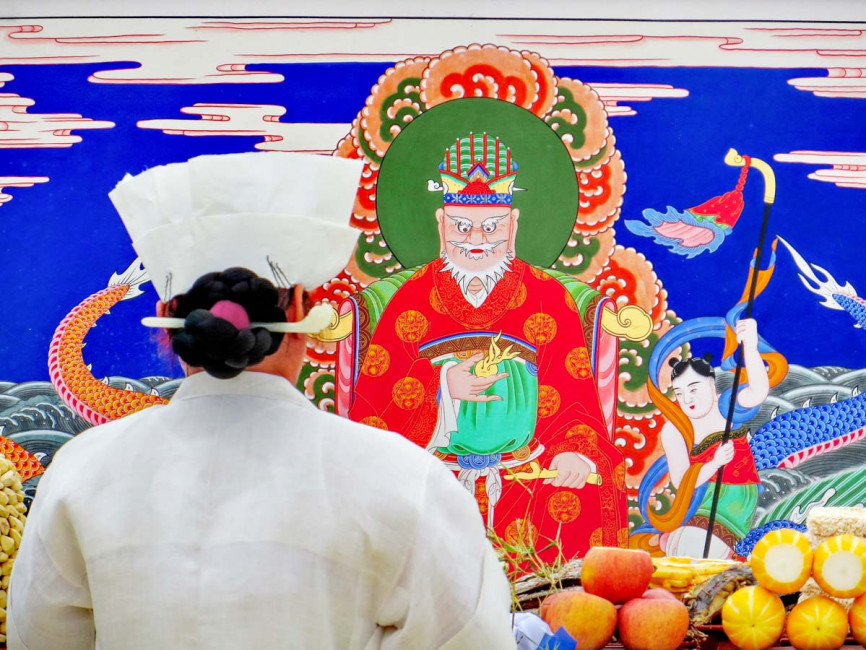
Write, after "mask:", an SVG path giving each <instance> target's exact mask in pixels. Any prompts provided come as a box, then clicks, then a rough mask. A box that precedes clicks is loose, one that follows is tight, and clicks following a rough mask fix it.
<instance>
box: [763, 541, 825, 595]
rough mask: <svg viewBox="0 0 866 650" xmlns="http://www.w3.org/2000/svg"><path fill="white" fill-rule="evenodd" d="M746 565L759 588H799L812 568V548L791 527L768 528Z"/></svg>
mask: <svg viewBox="0 0 866 650" xmlns="http://www.w3.org/2000/svg"><path fill="white" fill-rule="evenodd" d="M749 566H751V567H752V573H753V574H754V576H755V580H757V581H758V584H760V585H761V586H762V587H764V588H766V589H769V590H770V591H773V592H776V593H777V594H790V593H793V592H795V591H797V590H799V589H800V588H801V587H802V586H803V585H804V584H805V583H806V580H808V579H809V574H810V573H811V571H812V547H811V545H810V544H809V540H808V539H807V538H806V536H805V535H804V534H803V533H801V532H799V531H797V530H794V529H793V528H781V529H778V530H771V531H770V532H768V533H767V534H766V535H764V536H763V537H762V538H761V539H760V541H758V543H757V544H755V548H754V549H753V550H752V555H751V557H750V558H749Z"/></svg>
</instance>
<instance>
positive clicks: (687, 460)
mask: <svg viewBox="0 0 866 650" xmlns="http://www.w3.org/2000/svg"><path fill="white" fill-rule="evenodd" d="M736 336H737V341H738V342H740V343H741V344H742V345H743V359H744V365H745V370H746V374H747V376H748V383H747V384H746V385H745V386H743V387H742V388H741V389H740V390H739V391H738V393H737V404H738V405H739V406H740V407H742V408H744V409H752V408H755V407H758V406H760V405H761V404H762V403H763V402H764V400H765V399H766V398H767V395H768V393H769V390H770V381H769V377H768V373H767V368H766V366H765V365H764V360H763V359H762V358H761V355H760V352H759V350H758V330H757V325H756V323H755V321H754V320H752V319H741V320H740V321H739V322H737V325H736ZM711 359H712V357H709V358H708V359H704V358H700V357H692V358H688V359H683V360H675V359H671V364H670V365H671V366H672V367H673V372H672V373H671V385H672V388H673V391H674V395H675V400H676V401H675V406H673V409H676V411H671V410H668V411H665V409H664V408H663V409H662V410H663V412H665V415H667V416H668V418H669V419H668V422H667V423H665V425H664V427H663V428H662V432H661V442H662V446H663V448H664V453H665V458H666V460H667V466H668V471H669V473H670V482H671V484H672V485H673V487H674V488H675V489H676V496H675V497H674V502H673V505H672V507H671V508H670V510H669V511H668V512H667V513H666V514H665V515H662V516H659V515H655V514H653V513H652V511H651V510H650V511H649V513H648V514H649V515H650V522H651V523H652V524H653V526H655V527H656V528H657V529H658V530H660V531H662V532H663V534H662V536H661V540H660V546H661V547H662V549H663V550H664V551H665V552H666V553H667V555H676V556H691V557H700V556H702V555H703V549H704V544H705V541H706V531H707V526H708V524H709V515H710V509H711V504H712V501H713V494H714V490H715V489H717V487H718V489H719V504H718V510H717V512H716V519H715V524H714V526H713V536H712V540H711V544H710V556H711V557H721V558H726V557H730V556H731V555H732V554H733V548H734V545H735V544H736V542H737V541H738V540H740V539H742V538H743V537H745V536H746V534H747V533H748V532H749V529H750V526H751V523H752V518H753V516H754V513H755V508H756V506H757V501H758V486H759V485H760V479H759V478H758V471H757V469H756V467H755V459H754V457H753V455H752V451H751V449H750V447H749V440H748V430H747V428H746V427H739V428H735V430H733V431H732V432H731V435H730V440H728V441H727V442H725V443H722V436H723V434H724V431H725V425H726V414H725V413H723V412H722V409H720V407H719V394H718V392H717V390H716V383H715V372H714V370H713V367H712V366H711V365H710V361H711ZM683 416H685V417H683ZM720 468H722V481H721V485H720V486H717V483H716V479H717V474H718V471H719V469H720Z"/></svg>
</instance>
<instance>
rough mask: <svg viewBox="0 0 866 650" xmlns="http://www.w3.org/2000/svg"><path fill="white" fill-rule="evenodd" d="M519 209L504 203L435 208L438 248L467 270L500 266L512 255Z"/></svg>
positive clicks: (480, 271) (481, 270) (483, 270)
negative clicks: (513, 208)
mask: <svg viewBox="0 0 866 650" xmlns="http://www.w3.org/2000/svg"><path fill="white" fill-rule="evenodd" d="M519 216H520V212H519V211H518V210H512V209H511V208H510V207H509V206H507V205H484V206H475V205H447V206H445V207H444V208H440V209H439V210H437V211H436V220H437V221H438V222H439V239H440V246H441V248H440V250H442V251H444V252H445V254H446V255H447V257H448V258H449V259H450V260H451V261H452V262H453V263H454V264H455V265H457V266H459V267H460V268H462V269H463V270H465V271H468V272H470V273H479V274H480V273H484V272H485V271H488V270H489V269H493V268H497V267H500V266H501V265H502V264H503V263H505V262H507V261H508V260H510V259H511V258H512V257H513V256H514V240H515V237H516V235H517V218H518V217H519Z"/></svg>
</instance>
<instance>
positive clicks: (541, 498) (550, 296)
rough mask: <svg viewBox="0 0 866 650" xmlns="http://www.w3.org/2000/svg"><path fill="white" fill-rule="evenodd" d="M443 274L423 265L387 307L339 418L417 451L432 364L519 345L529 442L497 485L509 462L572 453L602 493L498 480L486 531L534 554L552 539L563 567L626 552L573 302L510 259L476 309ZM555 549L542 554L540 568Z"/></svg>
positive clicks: (518, 468)
mask: <svg viewBox="0 0 866 650" xmlns="http://www.w3.org/2000/svg"><path fill="white" fill-rule="evenodd" d="M442 269H443V262H442V260H441V259H437V260H435V261H433V262H431V263H430V264H427V265H426V266H424V267H421V269H420V270H419V271H418V272H416V273H415V274H414V275H413V276H412V277H411V278H410V279H409V280H407V281H406V283H405V284H404V285H403V286H401V287H400V288H399V289H398V290H397V292H396V293H395V294H394V296H393V298H391V300H390V302H389V303H388V305H387V307H386V309H385V311H384V313H383V314H382V316H381V318H380V320H379V322H378V325H377V327H376V329H375V332H374V333H373V336H372V340H370V341H369V345H368V347H367V352H366V355H365V356H364V361H363V364H362V366H361V369H360V373H359V376H358V380H357V383H356V385H355V392H354V400H353V402H352V407H351V409H350V411H349V417H350V418H351V419H353V420H356V421H358V422H362V423H364V424H368V425H371V426H375V427H378V428H381V429H388V430H391V431H396V432H399V433H401V434H402V435H404V436H406V437H407V438H409V439H410V440H412V441H413V442H415V443H416V444H418V445H421V446H422V447H427V446H428V443H430V440H431V437H432V436H433V434H434V430H435V428H436V422H437V417H438V408H439V405H438V398H437V395H438V394H439V389H440V386H439V383H440V375H441V371H440V368H439V367H437V366H434V365H433V363H432V361H431V359H432V358H433V357H434V356H435V355H436V354H437V353H439V354H441V352H442V351H443V350H445V349H447V350H448V351H449V352H453V353H454V354H455V355H457V356H458V357H459V358H467V357H468V356H471V354H474V353H476V352H484V351H486V349H487V347H488V344H489V341H490V339H491V337H493V336H496V335H497V334H499V333H501V334H502V336H503V337H507V338H509V339H510V340H515V341H518V342H523V343H525V344H526V348H525V349H530V350H532V351H533V352H532V353H531V354H534V358H533V359H532V362H533V364H534V365H535V366H536V367H537V377H538V407H537V420H536V428H535V433H534V436H533V438H532V440H531V441H530V443H529V444H527V445H526V446H525V447H523V448H522V449H519V450H515V451H513V452H512V453H507V454H503V459H502V461H503V463H507V464H509V465H510V469H509V470H504V469H503V470H502V476H503V478H504V477H506V476H507V475H508V474H509V472H515V473H516V472H523V471H527V470H528V468H529V463H528V462H527V463H524V464H523V465H519V464H516V463H518V462H519V461H521V460H523V459H526V460H527V461H528V460H531V459H533V458H534V459H535V460H536V461H537V462H538V463H539V464H540V465H541V467H542V468H549V467H550V463H551V461H552V460H553V458H554V457H555V456H556V455H557V454H561V453H564V452H576V453H578V454H581V455H582V456H584V457H585V458H588V459H589V460H591V461H592V462H593V463H594V464H595V465H596V468H597V472H598V474H599V475H600V476H601V485H599V486H597V485H590V484H587V485H585V486H584V487H583V488H581V489H579V490H578V489H573V488H564V487H554V486H552V485H544V484H543V481H542V480H540V479H535V480H524V481H522V482H521V483H518V482H517V481H513V480H504V481H502V494H501V497H500V499H499V501H498V503H496V505H495V507H494V511H493V512H494V517H493V527H494V530H495V532H496V533H497V535H498V536H499V537H501V538H503V539H505V540H509V541H511V542H517V541H524V542H532V543H533V544H534V546H535V548H537V549H541V548H544V547H545V546H547V543H548V541H549V540H551V539H558V540H559V541H560V544H561V548H562V551H563V553H564V554H565V556H566V557H567V558H571V557H574V556H579V555H583V554H584V553H585V552H586V551H587V549H589V548H590V547H591V546H596V545H600V544H603V545H605V546H625V545H627V540H628V521H627V510H626V494H625V462H624V459H623V455H622V453H621V452H620V451H619V450H618V449H617V448H616V447H615V446H614V445H613V443H612V442H611V441H610V440H609V439H608V438H607V435H606V431H607V429H606V427H605V424H604V418H603V416H602V411H601V406H600V404H599V398H598V392H597V390H596V386H595V383H594V381H593V377H592V370H591V366H590V355H589V352H588V350H587V343H586V339H585V336H584V331H583V325H582V321H581V318H580V315H579V314H578V310H577V306H576V305H575V303H574V301H573V299H572V298H571V295H570V294H569V293H568V291H567V290H566V289H565V287H563V286H562V285H561V284H560V283H559V282H557V281H556V280H555V279H554V278H552V277H551V276H550V275H548V274H547V273H545V272H544V271H542V270H539V269H536V268H534V267H532V266H530V265H528V264H526V263H524V262H522V261H520V260H514V261H513V262H512V266H511V270H510V271H509V272H507V273H505V275H504V276H503V277H502V279H501V280H499V282H497V283H496V285H495V286H494V288H493V290H492V291H491V292H490V294H489V295H488V297H487V299H486V300H485V301H484V303H482V305H481V306H480V307H478V308H476V307H474V306H472V305H470V304H469V303H468V302H467V301H466V299H465V297H464V296H463V293H462V292H461V290H460V287H459V286H458V284H457V283H456V282H455V281H454V279H453V278H452V276H451V274H450V273H449V272H447V271H446V272H442ZM473 334H477V336H472V335H473ZM518 345H519V343H518ZM542 448H543V451H542V452H541V453H540V455H538V453H539V450H541V449H542ZM436 453H437V455H439V456H441V457H443V458H445V459H446V460H448V459H447V458H446V456H445V454H442V453H441V452H436ZM452 460H454V458H452ZM452 467H453V464H452ZM483 482H484V481H483V479H482V480H479V481H478V484H477V486H476V491H475V494H476V498H477V499H478V501H479V506H480V508H481V511H482V514H483V515H484V516H485V517H486V516H487V494H486V492H485V489H484V487H483V486H482V485H481V484H482V483H483ZM555 552H556V551H555V550H553V549H551V550H550V551H548V552H546V553H545V554H542V557H543V558H545V559H548V560H549V559H550V558H551V557H552V555H553V554H555Z"/></svg>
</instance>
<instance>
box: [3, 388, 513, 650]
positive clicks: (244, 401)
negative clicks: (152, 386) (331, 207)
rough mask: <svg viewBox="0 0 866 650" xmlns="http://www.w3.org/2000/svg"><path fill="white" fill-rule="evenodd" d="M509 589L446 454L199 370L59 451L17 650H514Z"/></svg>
mask: <svg viewBox="0 0 866 650" xmlns="http://www.w3.org/2000/svg"><path fill="white" fill-rule="evenodd" d="M509 594H510V592H509V588H508V585H507V581H506V579H505V576H504V575H503V572H502V570H501V568H500V565H499V563H498V561H497V559H496V556H495V554H494V552H493V550H492V548H491V546H490V544H489V543H488V541H487V539H486V537H485V531H484V526H483V524H482V521H481V517H480V514H479V512H478V508H477V506H476V504H475V501H474V500H473V498H472V496H471V495H470V494H468V493H467V492H466V490H465V489H463V487H461V486H460V484H459V483H458V482H457V481H456V480H455V479H454V476H453V475H452V474H451V473H450V472H449V471H448V470H447V469H446V468H445V467H444V466H443V465H442V464H441V463H440V462H439V461H438V460H437V459H435V458H434V457H432V456H430V455H429V454H427V453H425V452H424V451H423V450H422V449H420V448H417V447H416V446H414V445H413V444H412V443H410V442H408V441H407V440H405V439H404V438H402V437H401V436H399V435H396V434H391V433H386V432H383V431H378V430H374V429H370V428H368V427H365V426H362V425H359V424H356V423H354V422H349V421H348V420H344V419H342V418H338V417H336V416H334V415H329V414H327V413H323V412H321V411H319V410H317V409H316V408H315V407H313V406H312V405H311V404H310V403H309V402H308V401H307V400H306V399H305V398H304V396H303V395H302V394H301V393H300V392H299V391H297V390H296V389H295V388H294V387H293V386H292V385H291V384H290V383H289V382H288V381H286V380H284V379H281V378H279V377H275V376H272V375H267V374H261V373H253V372H244V373H242V374H241V375H239V376H238V377H236V378H234V379H230V380H219V379H215V378H213V377H210V376H209V375H206V374H204V373H201V374H196V375H193V376H191V377H189V378H188V379H186V380H185V381H184V382H183V384H182V385H181V387H180V389H179V390H178V392H177V394H176V396H175V397H174V398H173V399H172V400H171V403H170V404H168V405H167V406H156V407H152V408H150V409H148V410H146V411H144V412H142V413H138V414H136V415H133V416H130V417H127V418H124V419H122V420H118V421H116V422H112V423H110V424H107V425H104V426H100V427H97V428H94V429H92V430H89V431H87V432H85V433H83V434H81V435H80V436H78V437H77V438H75V439H74V440H71V441H70V442H69V443H67V444H66V445H64V447H63V448H62V449H61V450H59V451H58V453H57V455H56V457H55V459H54V461H53V463H52V465H51V467H50V468H49V469H48V471H47V472H46V473H45V475H44V477H43V478H42V481H41V484H40V485H39V489H38V492H37V496H36V499H35V500H34V503H33V507H32V509H31V513H30V516H29V518H28V521H27V525H26V529H25V533H24V539H23V541H22V545H21V549H20V551H19V555H18V558H17V559H16V563H15V568H14V570H13V573H12V579H11V587H10V595H9V603H8V613H9V620H8V637H9V648H10V649H11V650H17V649H19V648H29V650H49V649H58V650H60V649H62V650H79V649H82V650H83V649H85V648H86V649H91V648H94V647H96V648H102V649H103V650H132V649H139V648H148V649H152V648H166V649H167V648H172V649H177V648H195V649H196V650H210V649H212V648H213V649H216V648H226V649H228V648H231V649H232V650H254V649H259V648H260V649H263V650H264V649H267V650H274V649H278V648H292V649H301V650H303V649H306V648H311V649H313V648H315V649H317V650H319V649H329V648H333V649H335V650H351V649H354V648H358V649H359V650H360V649H374V648H378V649H383V650H385V649H392V648H393V649H396V648H401V649H413V648H419V649H420V648H430V649H433V648H452V649H458V648H459V649H466V650H477V649H481V648H490V649H499V648H502V649H506V648H507V649H513V648H514V647H515V641H514V636H513V634H512V631H511V619H510V615H509V604H510V595H509Z"/></svg>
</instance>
